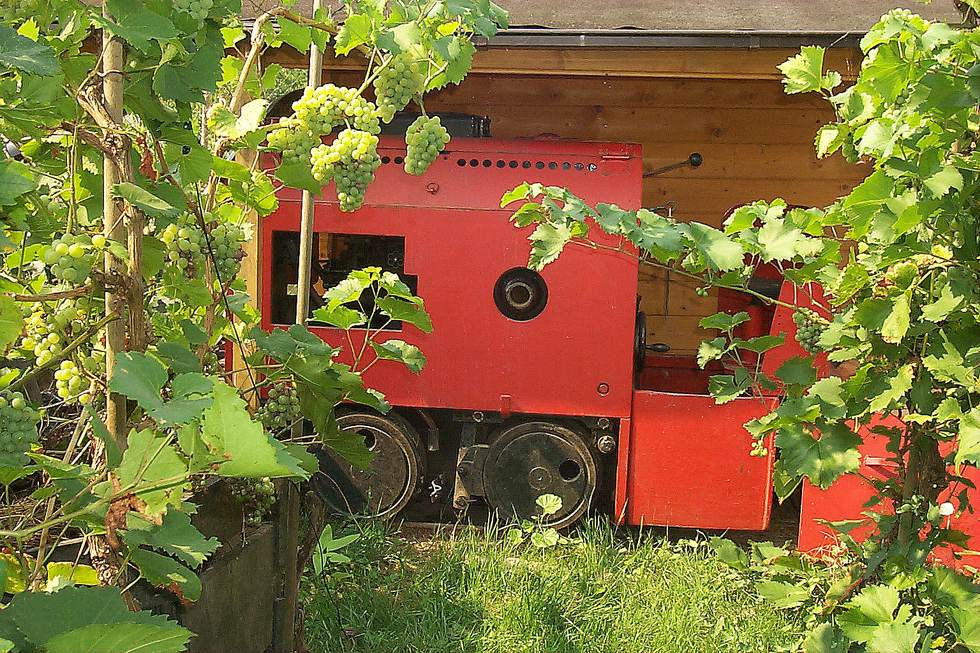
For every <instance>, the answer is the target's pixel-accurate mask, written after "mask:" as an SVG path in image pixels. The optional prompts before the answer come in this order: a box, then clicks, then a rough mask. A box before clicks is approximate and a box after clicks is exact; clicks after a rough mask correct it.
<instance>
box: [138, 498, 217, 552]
mask: <svg viewBox="0 0 980 653" xmlns="http://www.w3.org/2000/svg"><path fill="white" fill-rule="evenodd" d="M122 536H123V540H124V541H125V542H126V544H127V546H130V547H136V546H148V547H151V548H154V549H158V550H160V551H163V552H164V553H169V554H170V555H173V556H176V557H178V558H180V559H181V560H183V561H184V562H185V563H187V564H188V565H190V566H192V567H197V566H199V565H201V564H202V563H203V562H204V561H205V560H207V558H208V556H210V555H211V554H212V553H214V552H215V551H216V550H217V549H218V546H219V544H220V543H219V542H218V540H217V539H216V538H213V537H212V538H205V537H204V535H202V534H201V531H199V530H197V528H195V527H194V525H193V524H192V523H191V518H190V515H188V514H187V512H185V511H184V510H179V509H177V507H176V506H174V507H170V508H168V509H167V512H165V513H164V514H163V519H162V521H161V523H160V524H156V523H154V522H151V521H149V520H147V519H145V518H144V517H143V516H141V515H139V514H136V513H132V512H131V513H129V514H127V515H126V530H125V531H122Z"/></svg>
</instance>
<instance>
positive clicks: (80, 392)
mask: <svg viewBox="0 0 980 653" xmlns="http://www.w3.org/2000/svg"><path fill="white" fill-rule="evenodd" d="M54 378H55V382H56V385H57V390H58V396H59V397H61V398H62V399H64V400H65V401H66V402H68V403H74V402H76V401H77V402H80V403H83V404H87V403H89V402H90V401H91V400H92V395H91V394H90V393H89V392H88V390H89V384H88V382H87V381H86V380H85V377H83V376H82V370H81V369H80V368H79V367H78V365H77V364H76V363H75V361H73V360H71V359H68V360H63V361H61V367H59V368H58V370H57V371H56V372H55V373H54Z"/></svg>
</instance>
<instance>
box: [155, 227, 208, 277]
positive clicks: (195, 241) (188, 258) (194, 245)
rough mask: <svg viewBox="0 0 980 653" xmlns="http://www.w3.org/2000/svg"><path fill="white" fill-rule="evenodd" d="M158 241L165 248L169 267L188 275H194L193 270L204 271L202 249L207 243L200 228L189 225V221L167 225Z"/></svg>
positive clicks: (204, 257) (204, 258)
mask: <svg viewBox="0 0 980 653" xmlns="http://www.w3.org/2000/svg"><path fill="white" fill-rule="evenodd" d="M160 240H162V241H163V244H164V245H165V246H166V248H167V252H166V256H167V261H169V263H170V265H172V266H174V267H176V268H177V269H179V270H181V271H187V274H188V275H191V274H194V272H195V270H203V269H204V268H203V266H204V262H205V260H206V255H205V250H204V248H205V247H206V245H207V241H206V240H205V239H204V233H203V232H202V231H201V228H200V227H198V226H197V225H195V224H193V223H191V222H190V220H189V219H185V220H183V221H182V222H181V223H180V224H176V223H170V224H168V225H167V228H166V229H164V230H163V233H162V234H160Z"/></svg>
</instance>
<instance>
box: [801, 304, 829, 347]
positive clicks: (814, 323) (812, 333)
mask: <svg viewBox="0 0 980 653" xmlns="http://www.w3.org/2000/svg"><path fill="white" fill-rule="evenodd" d="M793 322H795V323H796V341H797V342H799V343H800V346H801V347H803V349H805V350H806V351H807V352H808V353H810V354H818V353H820V352H821V351H822V349H821V347H820V345H819V344H818V341H819V340H820V336H821V334H822V333H823V330H824V326H825V325H826V323H827V321H826V320H825V319H823V318H822V317H820V315H819V314H818V313H817V312H816V311H814V310H812V309H809V308H801V309H797V310H796V312H794V313H793Z"/></svg>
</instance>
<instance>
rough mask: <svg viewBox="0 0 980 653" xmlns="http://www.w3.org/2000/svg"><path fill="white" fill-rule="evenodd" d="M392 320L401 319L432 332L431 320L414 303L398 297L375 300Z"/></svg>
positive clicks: (426, 331)
mask: <svg viewBox="0 0 980 653" xmlns="http://www.w3.org/2000/svg"><path fill="white" fill-rule="evenodd" d="M375 304H376V306H377V307H378V308H380V309H381V310H382V311H383V312H384V313H385V314H386V315H388V316H389V317H391V319H393V320H401V321H402V322H408V323H409V324H413V325H415V326H417V327H418V328H419V329H421V330H422V331H424V332H425V333H432V320H431V319H430V318H429V315H428V313H426V312H425V311H424V310H422V309H421V308H419V307H418V306H416V305H415V304H414V303H412V302H409V301H405V300H404V299H401V298H399V297H390V296H389V297H382V298H381V299H378V300H377V301H376V302H375Z"/></svg>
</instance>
